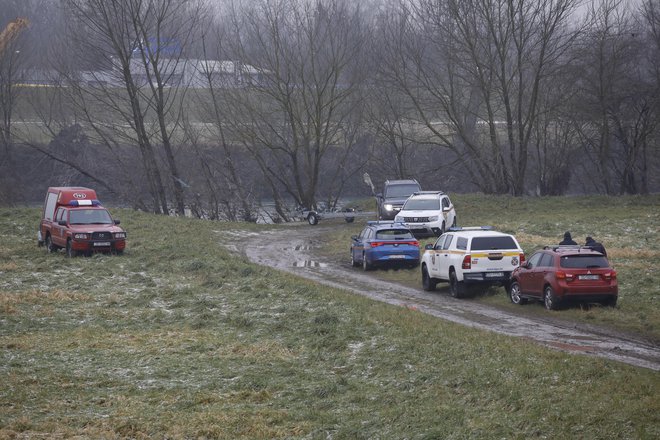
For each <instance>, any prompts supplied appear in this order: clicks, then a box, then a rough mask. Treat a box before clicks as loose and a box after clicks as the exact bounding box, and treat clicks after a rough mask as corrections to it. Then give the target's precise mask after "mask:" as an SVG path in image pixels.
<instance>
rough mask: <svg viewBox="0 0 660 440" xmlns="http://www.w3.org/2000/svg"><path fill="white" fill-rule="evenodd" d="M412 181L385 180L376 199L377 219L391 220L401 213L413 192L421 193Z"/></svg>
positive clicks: (417, 184)
mask: <svg viewBox="0 0 660 440" xmlns="http://www.w3.org/2000/svg"><path fill="white" fill-rule="evenodd" d="M421 190H422V187H421V186H419V183H417V181H416V180H414V179H406V180H386V181H385V185H384V188H383V192H382V193H381V194H378V195H376V197H377V198H378V218H379V219H381V220H393V219H394V217H395V216H396V215H397V214H398V213H399V211H401V207H402V206H403V204H404V203H405V202H406V200H408V197H410V195H411V194H412V193H414V192H418V191H421Z"/></svg>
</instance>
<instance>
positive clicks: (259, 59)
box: [223, 0, 365, 218]
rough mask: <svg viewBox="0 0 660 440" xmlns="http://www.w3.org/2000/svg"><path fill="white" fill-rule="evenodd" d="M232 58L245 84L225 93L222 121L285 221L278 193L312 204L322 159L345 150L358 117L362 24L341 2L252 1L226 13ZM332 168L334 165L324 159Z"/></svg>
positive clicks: (348, 5) (350, 144)
mask: <svg viewBox="0 0 660 440" xmlns="http://www.w3.org/2000/svg"><path fill="white" fill-rule="evenodd" d="M234 25H235V34H234V37H235V40H234V42H235V43H234V45H233V47H232V53H231V54H232V55H233V56H234V57H235V59H237V60H241V63H243V67H242V68H243V72H244V73H245V74H246V75H245V76H244V78H246V83H245V87H240V88H235V89H234V90H230V91H228V92H227V93H226V95H225V97H226V101H225V103H226V104H227V106H225V107H223V112H224V114H223V120H225V121H227V124H228V127H229V128H230V130H231V134H230V136H231V138H232V139H233V140H235V141H239V142H241V143H242V144H243V145H244V146H245V148H247V149H248V150H249V151H250V152H251V153H252V155H253V157H254V159H255V161H256V162H257V164H258V165H259V167H260V169H261V170H262V173H263V175H264V180H265V181H266V183H267V185H268V186H269V188H270V190H271V194H272V195H273V198H274V199H275V203H276V209H277V210H278V213H279V214H280V215H281V216H282V217H283V218H287V212H286V210H285V209H284V206H283V204H282V199H283V193H282V191H283V192H284V193H286V194H288V195H289V196H290V197H292V198H293V199H294V200H295V202H296V203H298V204H300V205H302V206H305V207H308V208H310V207H314V206H315V205H316V203H317V192H318V190H319V185H320V181H319V179H320V176H321V168H322V167H323V166H324V158H325V157H326V155H327V153H328V152H329V151H330V150H331V149H333V148H344V149H351V148H352V147H353V145H354V144H353V143H354V142H355V140H356V137H355V136H352V135H350V130H351V128H350V127H355V126H356V124H355V120H356V119H357V118H359V117H360V111H359V108H360V105H361V99H360V94H361V88H360V85H361V84H362V82H363V77H364V71H363V70H362V69H360V63H361V61H362V59H363V56H364V53H363V49H364V41H365V35H364V32H365V30H364V28H363V23H362V20H361V13H360V9H359V7H357V6H353V5H352V4H351V3H350V2H348V1H342V0H327V1H326V0H317V1H311V2H310V1H304V0H299V1H284V0H279V1H260V2H257V3H256V4H255V5H254V6H253V7H250V8H247V9H243V10H241V13H240V15H239V13H238V12H237V13H236V14H235V15H234ZM325 166H331V167H332V166H336V164H325Z"/></svg>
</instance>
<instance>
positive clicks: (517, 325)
mask: <svg viewBox="0 0 660 440" xmlns="http://www.w3.org/2000/svg"><path fill="white" fill-rule="evenodd" d="M334 227H339V226H338V225H335V226H334ZM332 228H333V225H331V224H329V225H324V226H315V227H305V226H293V227H291V228H285V229H279V230H274V231H269V232H261V233H259V234H256V233H245V234H242V233H239V232H237V233H236V235H237V236H240V242H241V243H240V245H239V244H238V243H236V245H238V246H240V247H241V248H242V249H241V252H242V253H243V254H245V255H246V256H247V258H248V259H249V260H250V261H252V262H253V263H256V264H260V265H264V266H269V267H272V268H275V269H278V270H283V271H286V272H289V273H292V274H295V275H298V276H301V277H304V278H307V279H310V280H314V281H317V282H319V283H322V284H325V285H328V286H332V287H336V288H339V289H344V290H349V291H351V292H353V293H356V294H359V295H362V296H366V297H368V298H371V299H374V300H377V301H382V302H385V303H388V304H393V305H398V306H403V307H409V308H414V309H416V310H418V311H420V312H423V313H427V314H429V315H432V316H435V317H438V318H441V319H445V320H447V321H451V322H455V323H458V324H461V325H465V326H468V327H472V328H478V329H482V330H487V331H492V332H496V333H500V334H504V335H509V336H514V337H519V338H523V339H526V340H532V341H535V342H537V343H539V344H541V345H544V346H547V347H551V348H553V349H556V350H560V351H564V352H568V353H575V354H586V355H590V356H597V357H602V358H606V359H612V360H615V361H619V362H623V363H626V364H630V365H635V366H638V367H643V368H649V369H652V370H655V371H660V347H659V346H658V345H655V344H652V343H649V342H647V341H643V340H641V339H638V338H635V337H633V336H628V335H622V334H620V333H619V332H615V331H614V330H610V329H606V328H601V327H596V326H591V325H588V324H582V323H576V322H568V321H562V320H561V319H557V318H554V317H548V318H542V317H528V316H520V315H516V314H513V313H510V312H508V311H504V310H500V309H498V308H495V307H492V306H489V305H485V304H480V303H477V302H474V301H469V300H459V299H455V298H452V297H451V296H449V295H448V294H444V293H443V292H442V290H444V289H441V291H440V292H425V291H423V290H422V289H421V287H420V288H418V289H416V288H410V287H406V286H402V285H399V284H396V283H391V282H388V281H383V280H379V279H377V278H376V277H374V276H371V275H369V274H368V273H364V272H362V271H359V270H358V269H355V268H352V267H351V266H350V264H349V263H348V257H347V263H346V264H345V265H337V264H335V263H333V262H330V261H326V260H324V258H323V257H320V256H319V255H318V252H315V249H318V248H320V247H321V246H322V245H323V242H322V241H321V240H320V239H319V236H320V235H321V234H322V233H323V232H327V231H330V230H332ZM223 233H224V234H226V233H227V231H224V232H223ZM238 246H231V248H233V250H234V251H238V249H239V248H238ZM347 253H348V252H347Z"/></svg>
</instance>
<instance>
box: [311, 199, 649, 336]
mask: <svg viewBox="0 0 660 440" xmlns="http://www.w3.org/2000/svg"><path fill="white" fill-rule="evenodd" d="M452 201H453V202H454V205H455V206H456V212H457V216H458V219H459V225H461V226H478V225H491V226H493V227H494V228H496V229H497V230H500V231H503V232H507V233H510V234H514V235H515V236H516V238H517V239H518V241H519V242H520V245H521V246H522V247H523V250H524V251H525V253H526V254H527V256H530V255H531V254H532V253H533V252H534V251H535V250H536V249H539V248H541V247H543V246H544V245H552V244H557V243H559V242H560V241H561V239H562V238H563V235H564V232H565V231H571V233H572V235H573V238H574V239H575V241H577V242H578V243H579V244H584V241H585V238H586V237H587V236H592V237H594V238H595V239H596V240H597V241H600V242H602V243H603V244H604V245H605V248H606V249H607V253H608V256H609V259H610V262H611V264H612V265H613V266H614V268H615V269H616V270H617V273H618V280H619V302H618V307H617V308H616V309H611V308H603V307H592V308H590V309H581V308H580V307H572V308H568V309H565V310H561V311H559V312H553V313H554V315H555V316H562V317H565V318H567V319H573V320H577V321H583V322H588V323H593V324H603V325H608V326H613V327H616V328H620V329H622V330H625V331H628V332H634V333H637V334H640V335H644V336H645V337H648V338H650V339H652V340H653V341H655V342H656V343H658V344H660V233H659V232H658V231H660V196H647V197H604V196H603V197H598V196H590V197H549V198H529V199H524V198H513V197H498V196H492V197H483V196H478V195H456V196H454V197H452ZM363 223H364V222H358V221H356V223H355V224H353V225H350V226H347V227H345V228H343V229H341V230H340V231H338V232H336V233H333V234H332V235H331V236H329V237H327V241H328V243H329V245H328V246H326V247H324V249H325V250H326V252H327V255H328V256H330V257H331V258H333V259H334V260H336V261H337V262H340V261H345V262H346V261H349V259H350V255H349V245H350V236H351V235H352V234H358V233H359V231H360V230H361V229H362V227H363V226H362V225H363ZM433 242H434V239H427V240H422V247H423V245H424V244H426V243H433ZM375 275H376V276H378V277H381V278H384V279H388V280H391V281H398V282H401V283H404V284H406V285H410V286H416V287H420V288H421V275H420V273H419V270H398V271H394V270H390V271H384V270H379V271H376V272H375ZM438 289H440V292H443V293H445V294H449V289H448V287H447V285H445V284H439V285H438ZM473 300H476V301H482V302H487V303H491V304H496V305H497V306H499V307H503V308H506V309H509V310H513V311H516V312H517V313H525V314H530V315H534V314H541V315H545V314H547V313H550V312H547V311H546V310H545V309H544V308H543V306H542V305H541V303H537V304H530V305H527V306H524V307H520V306H515V305H513V304H511V303H510V301H509V298H508V296H507V295H506V292H505V291H504V289H503V288H492V289H491V290H490V291H489V294H488V295H486V296H482V297H478V298H474V299H473Z"/></svg>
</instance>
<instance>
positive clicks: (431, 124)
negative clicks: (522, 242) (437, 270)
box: [384, 0, 576, 195]
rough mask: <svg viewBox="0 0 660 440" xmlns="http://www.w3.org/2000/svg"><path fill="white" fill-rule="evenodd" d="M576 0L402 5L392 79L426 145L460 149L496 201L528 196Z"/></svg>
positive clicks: (392, 33)
mask: <svg viewBox="0 0 660 440" xmlns="http://www.w3.org/2000/svg"><path fill="white" fill-rule="evenodd" d="M575 3H576V2H575V1H574V0H542V1H537V2H523V1H510V0H461V1H458V0H419V1H418V2H410V3H409V2H402V5H401V6H400V17H401V19H400V20H399V21H397V22H395V24H396V27H395V28H390V30H388V31H387V32H386V33H385V35H384V38H386V39H387V40H388V43H389V45H390V47H393V48H394V49H392V53H391V54H390V56H388V57H387V59H386V61H387V65H388V68H389V72H390V75H389V77H390V80H391V81H392V82H393V83H395V84H397V86H398V87H399V88H400V90H401V91H402V92H403V93H404V94H405V95H406V96H407V98H408V99H409V100H410V102H411V104H412V106H413V107H414V109H415V110H416V113H417V118H418V119H419V121H420V122H421V125H422V127H421V128H423V130H422V129H420V130H419V132H420V133H422V136H421V140H422V141H424V142H432V143H434V144H436V145H437V146H439V147H441V148H446V149H449V150H450V151H452V152H453V153H454V154H455V155H456V157H458V158H459V160H460V161H461V162H462V165H463V166H464V168H465V171H466V172H467V173H469V174H470V175H471V176H472V179H473V180H474V181H475V183H477V184H478V185H479V187H480V188H481V189H482V190H483V191H485V192H488V193H507V192H509V193H512V194H515V195H520V194H522V193H523V192H524V186H525V177H526V173H527V161H528V158H529V153H530V151H529V149H530V145H531V142H532V134H533V132H534V129H535V126H536V124H537V123H538V118H539V105H540V97H541V95H542V93H543V90H544V89H545V88H546V87H548V86H549V78H550V77H551V75H552V72H553V69H555V68H556V66H557V65H558V64H560V63H561V59H562V57H563V56H564V54H565V53H566V50H567V48H568V47H570V43H571V39H572V34H571V32H570V31H569V30H568V27H567V24H568V17H569V14H570V12H571V11H572V10H573V8H574V6H575Z"/></svg>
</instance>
